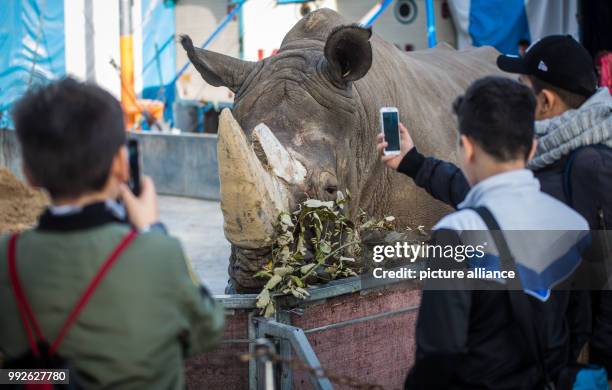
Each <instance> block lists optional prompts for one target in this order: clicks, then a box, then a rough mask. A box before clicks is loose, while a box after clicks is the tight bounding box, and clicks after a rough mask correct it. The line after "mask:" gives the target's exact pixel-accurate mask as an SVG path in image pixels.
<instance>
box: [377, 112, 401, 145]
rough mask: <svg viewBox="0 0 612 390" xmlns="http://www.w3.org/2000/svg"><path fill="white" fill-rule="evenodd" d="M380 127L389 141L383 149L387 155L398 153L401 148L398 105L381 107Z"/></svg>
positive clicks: (386, 140)
mask: <svg viewBox="0 0 612 390" xmlns="http://www.w3.org/2000/svg"><path fill="white" fill-rule="evenodd" d="M380 127H381V133H383V135H384V137H385V142H386V143H387V146H386V147H385V149H384V150H383V152H384V154H385V156H389V155H398V154H399V153H400V150H401V144H400V133H399V112H398V110H397V108H396V107H383V108H381V109H380Z"/></svg>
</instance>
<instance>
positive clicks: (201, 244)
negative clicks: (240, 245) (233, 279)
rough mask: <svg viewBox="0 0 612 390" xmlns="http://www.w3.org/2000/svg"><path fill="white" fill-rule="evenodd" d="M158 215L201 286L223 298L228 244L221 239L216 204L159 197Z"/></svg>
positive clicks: (218, 207)
mask: <svg viewBox="0 0 612 390" xmlns="http://www.w3.org/2000/svg"><path fill="white" fill-rule="evenodd" d="M159 212H160V218H161V220H162V221H163V222H164V223H165V224H166V226H167V228H168V231H169V233H170V234H171V235H173V236H175V237H177V238H179V239H180V240H181V242H182V243H183V248H184V249H185V251H186V252H187V255H188V256H189V258H190V259H191V263H192V265H193V269H194V271H195V272H196V274H198V275H199V276H200V278H201V279H202V281H203V282H204V285H205V286H206V287H207V288H208V289H209V290H210V291H211V292H212V293H213V294H223V292H224V290H225V285H226V284H227V266H228V259H229V255H230V244H229V242H228V241H227V240H226V239H225V236H224V235H223V214H222V213H221V207H220V205H219V202H215V201H206V200H199V199H193V198H181V197H175V196H159Z"/></svg>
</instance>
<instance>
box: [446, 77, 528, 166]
mask: <svg viewBox="0 0 612 390" xmlns="http://www.w3.org/2000/svg"><path fill="white" fill-rule="evenodd" d="M535 106H536V101H535V96H534V95H533V92H532V91H531V89H529V87H527V86H525V85H522V84H520V83H518V82H516V81H513V80H510V79H508V78H505V77H498V76H489V77H485V78H482V79H479V80H476V81H475V82H474V83H472V85H470V86H469V88H468V89H467V91H466V92H465V95H463V96H460V97H458V98H457V99H456V100H455V103H454V104H453V111H454V112H455V114H456V115H457V118H458V120H459V133H460V134H463V135H465V136H468V137H470V138H472V139H473V140H474V141H475V142H476V143H477V144H478V145H479V146H480V147H482V149H483V150H484V151H485V152H486V153H487V154H489V155H491V156H493V157H494V158H495V159H496V160H498V161H510V160H515V159H518V158H522V159H527V157H528V156H529V152H530V150H531V145H532V142H533V137H534V121H535Z"/></svg>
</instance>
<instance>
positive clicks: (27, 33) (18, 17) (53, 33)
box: [0, 0, 66, 127]
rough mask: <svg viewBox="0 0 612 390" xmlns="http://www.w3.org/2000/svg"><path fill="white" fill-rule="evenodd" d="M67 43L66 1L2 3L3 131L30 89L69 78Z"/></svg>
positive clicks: (0, 95)
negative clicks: (12, 112) (11, 113)
mask: <svg viewBox="0 0 612 390" xmlns="http://www.w3.org/2000/svg"><path fill="white" fill-rule="evenodd" d="M64 41H65V39H64V0H2V11H1V12H0V53H2V55H1V56H0V114H1V115H2V118H0V127H7V126H9V125H10V118H9V117H8V112H9V110H10V107H11V105H12V104H13V103H14V102H15V101H16V100H17V99H19V98H20V97H21V96H22V95H23V94H24V92H25V91H26V90H27V89H28V87H29V86H35V85H39V84H44V83H47V82H49V81H51V80H54V79H57V78H58V77H61V76H63V75H64V74H65V72H66V67H65V59H64V56H65V54H64Z"/></svg>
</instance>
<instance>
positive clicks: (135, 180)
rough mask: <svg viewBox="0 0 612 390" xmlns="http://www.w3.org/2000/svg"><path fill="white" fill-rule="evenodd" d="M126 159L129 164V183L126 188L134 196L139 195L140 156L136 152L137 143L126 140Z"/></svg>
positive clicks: (133, 140)
mask: <svg viewBox="0 0 612 390" xmlns="http://www.w3.org/2000/svg"><path fill="white" fill-rule="evenodd" d="M128 159H129V163H130V181H129V182H128V186H129V187H130V189H131V190H132V192H133V193H134V195H136V196H138V195H140V156H139V152H138V141H137V140H135V139H130V140H128Z"/></svg>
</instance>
